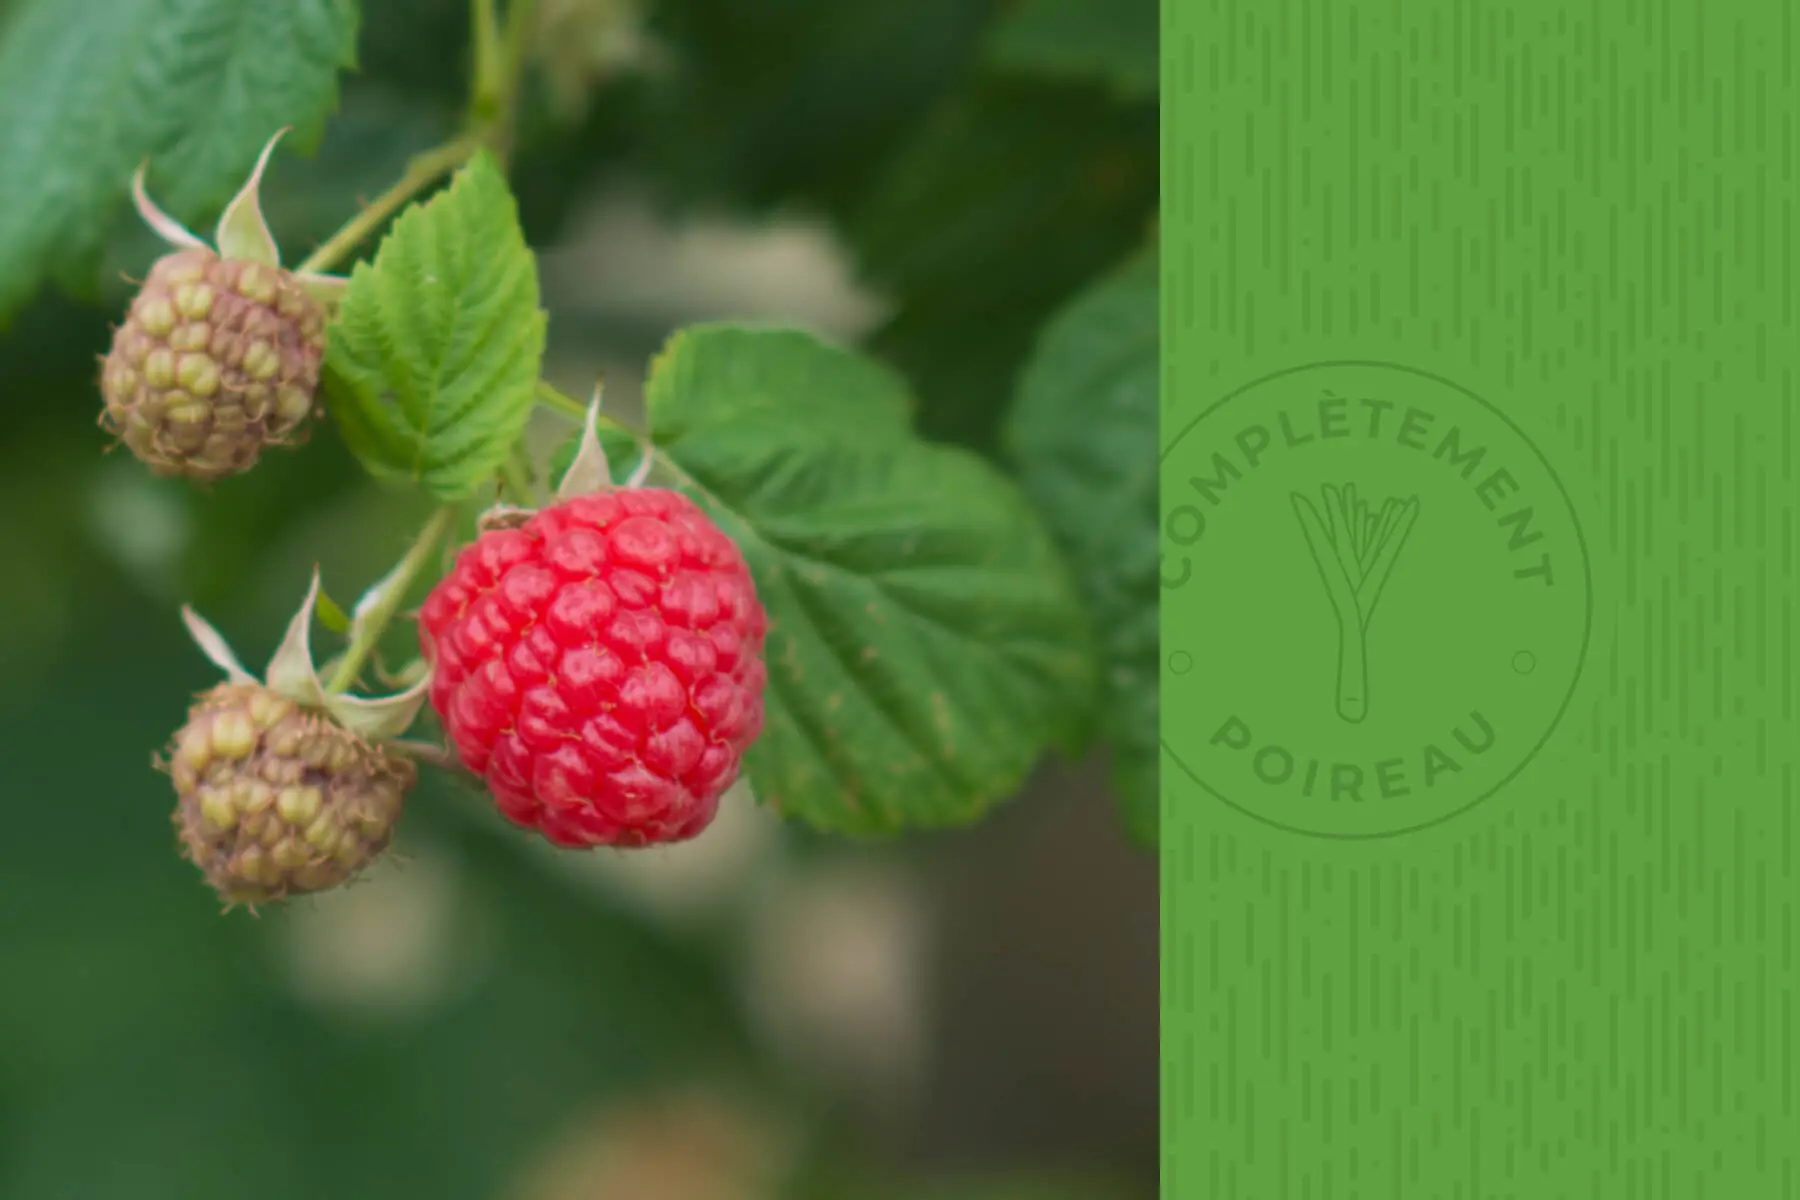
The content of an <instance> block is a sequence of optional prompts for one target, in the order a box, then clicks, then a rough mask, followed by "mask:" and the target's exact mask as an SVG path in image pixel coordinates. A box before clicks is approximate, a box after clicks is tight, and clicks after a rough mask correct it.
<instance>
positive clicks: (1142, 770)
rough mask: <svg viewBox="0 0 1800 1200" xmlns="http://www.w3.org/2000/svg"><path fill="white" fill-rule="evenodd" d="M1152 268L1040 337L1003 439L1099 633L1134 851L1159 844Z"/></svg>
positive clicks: (1119, 280) (1116, 777) (1111, 282)
mask: <svg viewBox="0 0 1800 1200" xmlns="http://www.w3.org/2000/svg"><path fill="white" fill-rule="evenodd" d="M1157 330H1158V322H1157V266H1156V259H1155V257H1154V255H1153V254H1152V255H1145V256H1143V257H1141V258H1139V259H1137V260H1136V261H1134V262H1133V263H1132V264H1131V265H1130V266H1128V267H1127V268H1126V269H1125V270H1123V271H1121V272H1119V273H1117V274H1115V275H1113V276H1111V277H1109V278H1107V279H1105V280H1103V281H1102V282H1101V283H1099V284H1097V285H1096V286H1095V287H1093V288H1091V289H1090V290H1089V291H1087V292H1085V293H1083V294H1082V295H1081V296H1080V297H1079V298H1078V299H1077V300H1076V301H1075V302H1074V303H1072V304H1071V305H1069V306H1068V308H1066V309H1065V310H1063V311H1062V312H1061V313H1059V314H1058V315H1057V317H1056V318H1055V320H1053V321H1052V322H1051V323H1050V325H1049V326H1048V327H1047V328H1046V329H1045V331H1044V335H1043V338H1042V340H1041V341H1040V342H1039V344H1038V348H1037V352H1036V353H1035V354H1034V355H1033V357H1032V359H1031V362H1030V364H1029V365H1028V366H1027V368H1026V370H1025V374H1024V377H1023V380H1022V382H1021V384H1020V388H1019V400H1018V406H1017V407H1016V408H1015V409H1014V411H1013V414H1012V420H1011V424H1010V427H1009V430H1008V434H1009V437H1008V441H1009V443H1010V447H1009V448H1010V450H1011V451H1012V455H1013V458H1014V459H1015V461H1016V462H1017V464H1018V467H1019V474H1020V478H1021V480H1022V482H1023V483H1024V486H1025V490H1026V492H1027V493H1028V494H1029V495H1030V496H1031V498H1032V500H1033V501H1034V502H1035V503H1036V505H1037V507H1038V511H1039V512H1041V513H1042V514H1043V515H1044V518H1045V520H1046V521H1047V522H1048V523H1049V525H1050V529H1051V532H1052V533H1053V534H1054V535H1055V537H1056V539H1057V541H1058V542H1059V543H1060V544H1061V545H1062V547H1063V549H1064V551H1065V553H1067V555H1068V556H1069V560H1070V561H1071V562H1072V563H1073V564H1074V567H1075V572H1076V578H1077V581H1078V582H1079V584H1080V586H1081V590H1082V595H1083V597H1084V599H1085V600H1086V602H1087V606H1088V611H1089V612H1090V614H1091V615H1092V617H1093V623H1094V627H1095V629H1096V631H1097V633H1098V638H1099V644H1100V651H1101V659H1102V664H1103V671H1104V680H1105V682H1104V685H1103V695H1104V697H1105V699H1104V703H1103V706H1102V712H1103V716H1102V718H1101V721H1102V732H1103V736H1104V737H1105V738H1106V740H1107V742H1108V743H1110V745H1111V747H1112V750H1113V754H1114V769H1113V786H1114V789H1115V790H1116V791H1117V793H1118V796H1119V800H1120V802H1121V804H1122V805H1123V806H1124V810H1125V814H1126V820H1127V824H1128V826H1129V827H1130V829H1131V831H1132V833H1133V835H1134V836H1135V837H1137V838H1138V839H1139V840H1140V841H1143V842H1145V843H1148V844H1151V845H1154V844H1155V843H1156V840H1157V825H1158V822H1157V804H1158V791H1157V760H1158V753H1159V751H1158V741H1157V721H1158V716H1159V708H1158V703H1157V695H1158V684H1157V673H1158V670H1159V664H1158V661H1157V646H1158V629H1157V549H1156V546H1157V542H1156V521H1157V517H1156V513H1157V452H1156V446H1157V442H1156V427H1157V414H1158V410H1157V395H1158V388H1157V383H1158V375H1157V372H1158V369H1159V361H1160V360H1159V357H1158V353H1157Z"/></svg>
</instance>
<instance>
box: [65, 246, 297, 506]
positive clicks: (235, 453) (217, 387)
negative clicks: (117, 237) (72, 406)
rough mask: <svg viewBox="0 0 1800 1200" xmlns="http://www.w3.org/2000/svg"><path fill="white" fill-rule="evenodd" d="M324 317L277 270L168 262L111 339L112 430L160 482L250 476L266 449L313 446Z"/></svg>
mask: <svg viewBox="0 0 1800 1200" xmlns="http://www.w3.org/2000/svg"><path fill="white" fill-rule="evenodd" d="M326 319H327V318H326V313H325V309H324V306H323V305H321V304H320V303H319V302H318V301H317V300H315V299H313V298H312V297H311V296H310V295H308V294H307V292H306V291H305V290H304V289H303V288H302V287H301V286H300V285H299V284H298V283H297V282H295V280H294V279H293V278H292V277H291V276H290V275H289V274H288V272H286V271H284V270H282V269H281V268H280V267H276V266H271V265H269V264H266V263H260V262H252V261H247V260H243V259H230V258H220V257H219V256H218V255H217V254H214V253H213V252H212V251H211V250H209V249H205V248H203V247H200V248H190V249H185V250H177V251H175V252H174V253H172V254H168V255H165V256H164V257H162V258H161V259H159V260H158V261H157V262H156V264H155V266H153V267H152V268H151V269H150V274H149V277H148V278H146V279H145V280H144V286H143V287H142V288H141V289H140V290H139V291H138V294H137V298H136V299H135V300H133V301H132V303H131V310H130V312H129V313H127V314H126V317H125V322H124V324H122V325H120V326H119V328H118V330H117V332H116V333H115V334H114V335H113V343H112V351H111V353H109V354H108V355H107V357H106V365H105V367H104V369H103V370H102V371H101V376H100V390H101V393H102V395H103V396H104V397H105V400H106V411H105V415H104V417H103V418H102V420H103V423H104V424H105V426H106V428H107V429H108V430H109V431H110V432H111V433H113V434H116V435H117V436H118V437H119V438H120V440H122V441H123V442H124V443H125V444H126V445H127V446H129V447H130V448H131V451H132V453H133V454H136V455H137V456H138V457H139V458H140V459H142V460H143V461H144V462H145V463H146V464H148V465H149V467H150V469H151V470H152V471H154V472H156V473H157V474H159V475H180V476H185V477H187V478H189V479H193V480H197V481H200V482H211V481H213V480H217V479H223V478H224V477H226V476H228V475H236V474H238V473H239V472H242V471H246V470H248V469H249V468H250V467H251V466H253V465H254V464H255V463H256V460H257V459H258V458H259V457H260V456H261V455H262V452H263V449H264V448H265V447H268V446H273V445H281V444H296V445H297V444H299V443H300V442H302V441H304V440H305V437H306V434H307V432H308V426H307V418H308V417H310V416H311V415H312V413H313V400H314V397H315V396H316V394H317V392H318V387H319V368H320V364H321V362H322V361H323V359H324V355H325V325H326Z"/></svg>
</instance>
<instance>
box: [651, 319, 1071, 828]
mask: <svg viewBox="0 0 1800 1200" xmlns="http://www.w3.org/2000/svg"><path fill="white" fill-rule="evenodd" d="M646 406H647V408H648V411H649V415H650V423H651V435H652V438H653V440H654V441H655V443H656V446H657V453H658V457H659V459H661V460H663V465H664V467H665V470H664V472H663V477H664V478H667V479H669V480H671V481H672V485H673V486H676V487H679V488H680V489H681V490H683V491H685V492H687V493H688V494H689V495H691V496H693V497H694V498H695V499H696V500H698V501H699V502H700V503H701V504H702V505H704V506H705V507H706V508H707V509H708V510H709V511H710V512H711V514H712V515H713V517H714V519H715V520H717V521H718V522H719V525H720V527H721V528H722V529H724V530H725V532H726V533H727V534H729V535H731V536H732V537H733V538H734V539H736V540H737V542H738V544H739V545H740V546H741V547H742V548H743V551H744V555H745V557H746V558H747V559H748V561H749V564H750V569H751V571H752V573H753V574H754V576H755V578H756V585H757V590H758V593H759V595H760V597H761V599H762V602H763V604H764V606H765V607H766V608H767V610H768V614H769V619H770V632H769V637H768V642H767V646H766V653H765V656H766V659H767V663H768V670H769V684H768V691H767V695H766V699H765V706H766V708H765V721H764V732H763V734H762V737H761V738H760V740H758V741H757V743H756V744H755V745H754V746H752V747H751V749H750V751H749V754H748V755H747V756H746V759H745V764H746V770H747V773H748V774H749V776H750V780H751V784H752V786H753V789H754V791H755V793H756V795H757V796H758V798H759V799H761V800H762V801H763V802H765V803H767V804H770V805H772V806H774V807H775V808H776V809H777V810H778V811H780V812H782V813H783V814H784V815H787V816H790V817H794V818H797V819H800V820H802V821H805V822H806V823H808V824H810V825H812V826H814V827H816V828H819V829H823V830H830V831H835V832H840V833H845V834H852V835H876V834H884V833H893V832H896V831H899V830H902V829H907V828H933V827H946V826H954V825H962V824H967V823H969V822H972V821H974V820H975V819H977V818H978V817H980V816H981V815H983V814H984V813H985V812H987V811H988V810H989V809H990V808H991V807H992V806H993V805H994V804H996V803H998V802H999V801H1001V800H1004V799H1006V798H1007V797H1009V796H1011V795H1013V794H1014V793H1016V792H1017V790H1018V789H1019V787H1020V785H1021V784H1022V783H1023V782H1024V780H1025V777H1026V775H1027V773H1028V772H1029V771H1030V770H1031V769H1032V767H1033V766H1034V765H1035V764H1036V763H1037V762H1038V760H1039V759H1040V757H1041V756H1042V755H1043V754H1044V752H1045V751H1046V750H1047V749H1049V748H1051V747H1056V746H1067V745H1069V744H1070V743H1071V742H1073V741H1074V740H1075V739H1076V738H1077V737H1078V736H1079V734H1080V731H1081V730H1082V728H1083V727H1084V725H1085V724H1086V722H1087V720H1088V716H1089V713H1090V709H1091V705H1092V699H1093V693H1094V687H1095V682H1096V681H1095V674H1094V658H1093V655H1092V653H1091V650H1090V643H1089V635H1088V630H1087V623H1086V620H1085V618H1084V616H1083V613H1082V611H1081V607H1080V602H1079V599H1078V598H1077V596H1076V594H1075V591H1074V586H1073V584H1072V582H1071V581H1070V580H1069V578H1068V576H1067V572H1066V568H1065V566H1064V564H1063V561H1062V558H1061V556H1060V555H1059V553H1058V551H1057V549H1056V547H1055V545H1054V544H1053V543H1052V541H1051V539H1050V537H1049V535H1048V534H1047V533H1046V532H1045V530H1044V528H1043V526H1042V524H1041V523H1040V522H1039V520H1038V518H1037V516H1036V515H1035V514H1034V513H1033V512H1032V510H1031V507H1030V505H1029V504H1028V503H1027V502H1026V500H1025V498H1024V497H1023V495H1021V494H1020V493H1019V491H1018V490H1017V488H1016V487H1015V486H1014V485H1013V484H1012V482H1011V481H1010V480H1008V479H1007V478H1006V476H1005V475H1003V474H1002V473H1000V472H999V471H998V470H996V469H995V468H993V467H992V466H990V465H989V464H987V463H986V462H984V461H983V460H982V459H980V458H978V457H977V456H976V455H974V454H972V453H969V452H967V451H964V450H961V449H956V448H950V447H944V446H938V445H933V444H930V443H927V442H925V441H922V440H921V439H919V438H918V437H917V436H916V435H914V434H913V433H912V432H911V431H910V430H909V428H908V426H907V423H906V419H905V414H906V412H907V410H908V407H909V404H908V401H907V397H906V392H905V389H904V387H903V386H902V385H901V383H900V382H899V381H898V380H897V379H896V377H895V376H893V375H892V374H891V373H890V372H888V371H887V370H886V369H885V368H883V367H880V366H877V365H876V364H874V363H871V362H868V361H866V360H863V359H860V358H858V357H856V356H854V355H851V354H849V353H846V352H844V351H840V350H837V349H833V348H831V347H829V346H827V345H825V344H823V343H821V342H819V341H818V340H816V339H814V338H812V337H810V336H807V335H805V334H801V333H795V332H788V331H779V330H755V329H747V328H742V327H731V326H703V327H698V328H695V329H690V330H687V331H685V332H683V333H681V334H678V335H676V337H675V338H674V339H673V340H672V341H671V342H670V344H669V345H668V347H667V348H666V349H665V350H664V352H663V353H662V354H661V355H660V356H659V357H658V358H657V360H656V362H655V364H654V367H653V369H652V371H651V376H650V380H649V383H648V387H647V391H646ZM619 465H621V466H622V465H623V464H619Z"/></svg>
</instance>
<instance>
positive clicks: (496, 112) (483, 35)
mask: <svg viewBox="0 0 1800 1200" xmlns="http://www.w3.org/2000/svg"><path fill="white" fill-rule="evenodd" d="M536 17H537V0H510V3H508V4H507V6H506V27H505V29H504V31H502V30H501V29H500V28H499V26H498V23H497V22H496V21H495V19H494V0H473V3H472V5H471V8H470V19H471V20H472V21H473V22H474V37H475V77H474V81H473V87H472V88H471V93H472V94H471V96H470V99H469V125H470V127H471V128H472V129H474V130H475V131H477V132H478V135H479V136H480V138H481V140H482V142H483V143H484V144H485V145H487V146H488V148H489V149H491V150H492V151H493V152H494V156H495V157H496V158H498V159H499V160H500V161H501V162H502V163H504V162H505V161H506V159H507V157H508V156H509V153H510V151H511V149H512V138H513V124H514V117H515V115H516V113H517V110H518V103H519V85H520V82H521V80H522V79H523V78H524V75H525V60H526V58H527V56H528V55H529V52H530V49H531V35H532V30H533V28H534V26H535V24H536Z"/></svg>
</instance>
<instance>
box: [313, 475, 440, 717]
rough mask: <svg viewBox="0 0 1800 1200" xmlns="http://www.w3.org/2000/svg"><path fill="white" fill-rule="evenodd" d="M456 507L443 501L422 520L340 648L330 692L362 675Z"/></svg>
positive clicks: (337, 690) (435, 546)
mask: <svg viewBox="0 0 1800 1200" xmlns="http://www.w3.org/2000/svg"><path fill="white" fill-rule="evenodd" d="M457 512H458V509H457V507H456V506H455V505H451V504H446V505H445V506H444V507H442V508H440V509H438V510H437V512H435V513H433V514H432V516H431V520H429V521H427V522H425V528H424V529H422V530H420V531H419V536H418V537H417V538H415V539H414V540H413V544H412V545H411V546H410V547H409V548H408V549H407V551H406V556H405V557H404V558H402V559H401V560H400V562H399V565H397V566H396V567H395V568H394V570H393V572H392V573H391V574H390V575H388V577H387V578H386V579H385V580H383V581H382V590H381V594H380V596H379V597H378V598H377V600H376V601H375V603H374V605H372V606H371V607H370V608H369V609H368V611H367V612H365V613H363V614H362V616H361V617H360V619H359V620H358V621H357V622H356V625H355V633H354V635H353V636H352V637H351V639H350V648H349V649H348V650H346V651H344V657H343V658H342V659H341V660H340V661H339V662H338V665H337V670H335V671H333V672H332V674H331V682H329V683H328V684H326V685H325V690H326V691H327V692H331V693H334V694H335V693H339V692H344V691H348V690H349V689H350V688H351V687H352V686H354V685H355V683H356V678H357V676H359V675H361V674H362V670H363V666H364V664H366V663H367V662H368V661H369V655H370V654H372V653H374V651H375V647H376V646H377V645H379V644H380V642H381V636H382V634H384V633H386V632H387V627H388V625H389V624H390V623H391V622H392V621H393V619H394V614H395V613H397V612H399V611H400V605H401V604H402V603H404V602H405V600H406V594H407V592H408V591H410V590H411V589H412V585H413V582H414V581H415V580H416V579H418V577H419V572H420V571H422V570H424V568H425V564H426V563H427V562H429V561H430V560H431V556H432V554H433V552H434V551H436V549H437V546H438V543H439V542H441V541H443V539H444V536H445V535H446V534H448V533H449V532H450V530H451V528H452V526H454V525H455V524H456V518H457Z"/></svg>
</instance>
